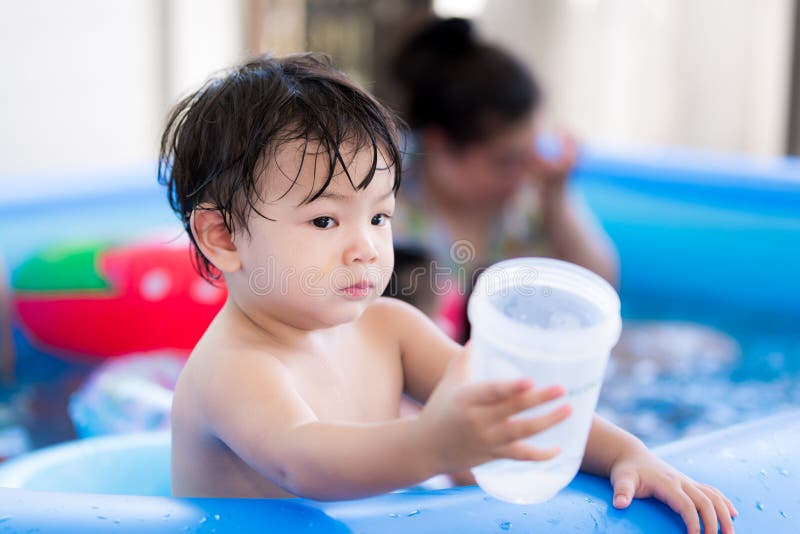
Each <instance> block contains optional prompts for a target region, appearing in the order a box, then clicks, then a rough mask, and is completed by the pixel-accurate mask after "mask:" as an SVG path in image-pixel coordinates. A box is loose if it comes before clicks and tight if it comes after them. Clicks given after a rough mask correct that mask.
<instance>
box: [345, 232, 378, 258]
mask: <svg viewBox="0 0 800 534" xmlns="http://www.w3.org/2000/svg"><path fill="white" fill-rule="evenodd" d="M377 259H378V249H377V248H376V247H375V243H374V242H373V240H372V239H371V238H370V235H369V233H368V232H366V231H361V232H357V233H356V234H355V235H354V236H353V238H352V241H351V242H350V245H349V246H348V247H347V249H346V250H345V253H344V263H345V264H351V263H374V262H375V261H377Z"/></svg>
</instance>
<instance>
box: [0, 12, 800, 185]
mask: <svg viewBox="0 0 800 534" xmlns="http://www.w3.org/2000/svg"><path fill="white" fill-rule="evenodd" d="M796 5H797V1H796V0H767V1H756V0H490V1H481V0H470V1H465V0H464V1H452V0H450V1H447V0H435V1H433V0H113V1H109V0H71V1H69V2H63V1H60V0H30V1H22V0H19V1H14V0H0V58H1V59H0V61H1V62H2V63H1V64H2V84H0V114H1V116H2V117H3V125H2V128H1V129H0V181H1V182H5V183H15V184H20V183H21V181H23V180H24V179H23V178H20V177H24V176H27V175H30V174H34V173H36V174H42V173H44V174H47V173H48V172H52V173H54V174H55V173H59V174H60V173H63V172H64V171H68V170H70V169H76V170H77V169H80V170H87V169H107V168H109V167H120V166H126V165H132V164H139V163H148V164H149V163H152V162H153V161H154V159H155V155H156V150H157V142H158V136H159V133H160V129H161V127H162V124H163V120H164V116H165V114H166V112H167V110H168V108H169V106H170V105H171V104H172V103H173V102H175V100H176V99H177V98H178V97H179V96H180V95H181V94H184V93H185V92H186V91H187V90H189V89H191V88H193V87H195V86H196V85H198V84H199V83H201V82H202V81H203V80H204V79H205V78H206V76H207V75H208V74H209V73H211V72H213V71H215V70H218V69H220V68H223V67H225V66H228V65H229V64H231V63H232V62H235V61H237V60H239V59H242V58H244V57H246V56H247V55H248V54H250V53H252V52H260V51H265V50H273V51H275V52H277V53H279V54H283V53H288V52H292V51H300V50H303V49H313V50H321V51H325V52H328V53H331V54H332V55H333V56H334V58H335V60H336V61H337V63H338V64H339V65H340V66H341V67H342V68H344V69H346V70H347V71H348V72H350V73H351V74H352V75H354V76H355V77H357V78H358V79H359V80H361V81H362V83H365V84H366V85H367V86H369V87H370V88H372V89H373V90H375V92H376V93H377V94H379V95H380V96H382V97H384V98H385V99H386V100H387V101H388V102H390V103H391V102H393V101H394V95H393V91H392V87H391V83H390V81H389V78H388V74H387V69H386V68H385V66H386V58H387V57H388V56H389V55H390V54H391V53H392V51H393V47H394V46H395V45H396V43H397V41H398V39H400V38H401V37H402V36H403V35H404V34H405V33H407V31H409V29H410V28H412V27H413V26H414V25H415V23H416V22H417V21H419V20H420V19H421V18H422V17H424V16H426V14H427V13H428V12H429V11H430V10H431V9H432V8H435V9H436V10H437V11H438V12H439V13H441V14H442V15H450V14H460V15H466V16H472V17H474V18H475V19H476V20H477V21H478V24H479V27H480V28H481V30H482V31H483V32H484V33H485V35H487V36H488V37H490V38H492V39H494V40H496V41H498V42H500V43H503V44H505V45H507V46H508V47H510V48H511V49H512V50H514V51H516V52H517V53H518V54H520V56H521V57H523V58H524V59H525V60H526V61H527V62H528V63H530V64H531V65H532V67H533V68H534V70H535V72H536V74H537V76H538V78H539V79H540V81H541V82H542V83H543V85H544V86H545V87H546V89H547V93H548V97H549V103H550V106H549V107H550V115H551V117H550V118H551V123H552V124H554V125H560V126H566V127H568V128H570V129H572V130H574V131H576V132H577V133H578V134H579V135H580V136H582V137H583V138H584V139H585V140H587V141H590V142H594V143H598V144H604V145H608V144H610V145H614V146H619V147H626V148H628V147H636V146H640V145H673V146H686V147H695V148H701V149H713V150H722V151H735V152H744V153H751V154H758V155H779V154H782V153H784V152H785V151H786V150H787V145H789V144H791V138H792V136H790V131H791V130H792V129H795V130H796V129H797V127H798V126H797V124H796V123H797V121H790V114H791V112H792V109H791V108H792V106H791V102H792V95H793V91H794V98H795V102H796V101H797V100H798V98H800V97H798V94H797V91H798V85H800V84H799V83H798V81H797V70H798V69H797V67H796V66H795V67H794V68H793V63H794V64H796V63H797V61H798V59H797V57H796V54H795V53H794V52H793V51H794V49H795V47H796V46H797V43H796V39H797V37H796V33H797V22H796V19H797V18H798V17H797V13H796ZM793 72H794V78H793ZM793 80H794V81H793ZM793 84H794V89H792V87H793ZM795 105H797V104H795ZM795 111H796V110H795ZM794 139H795V143H797V141H796V140H797V133H796V132H795V137H794ZM795 150H797V147H796V146H795Z"/></svg>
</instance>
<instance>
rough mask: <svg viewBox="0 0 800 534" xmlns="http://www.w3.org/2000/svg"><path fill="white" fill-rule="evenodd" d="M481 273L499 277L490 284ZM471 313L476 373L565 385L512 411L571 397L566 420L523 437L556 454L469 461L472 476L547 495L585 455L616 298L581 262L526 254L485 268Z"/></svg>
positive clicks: (533, 498) (521, 497) (496, 491)
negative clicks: (555, 395) (523, 274)
mask: <svg viewBox="0 0 800 534" xmlns="http://www.w3.org/2000/svg"><path fill="white" fill-rule="evenodd" d="M520 269H528V270H530V269H535V273H536V277H535V280H533V281H531V280H530V276H528V278H527V279H525V281H524V282H520V281H519V280H522V278H520V277H519V276H518V277H517V278H518V280H516V281H515V279H514V277H513V273H514V272H516V273H517V275H518V274H519V270H520ZM504 273H505V278H502V277H500V275H503V274H504ZM528 274H530V273H528ZM487 275H489V277H492V276H495V277H496V278H495V282H497V281H498V280H499V281H500V283H497V284H495V285H494V286H493V287H489V284H488V283H487V282H488V281H489V280H487V279H484V277H486V276H487ZM482 282H483V284H482ZM469 314H470V321H471V322H472V333H473V336H472V367H471V374H472V377H473V379H474V380H507V379H515V378H519V377H528V378H531V379H532V380H533V381H534V384H535V387H537V388H542V387H547V386H549V385H556V384H558V385H562V386H564V388H565V390H566V394H565V395H564V396H563V397H562V398H560V399H557V400H555V401H552V402H550V403H547V404H545V405H542V406H537V407H535V408H532V409H531V410H527V411H526V412H523V413H521V414H518V415H517V416H515V417H534V416H537V415H542V414H544V413H546V412H549V411H552V410H553V409H555V408H556V407H557V406H559V405H561V404H565V403H568V404H570V405H571V406H572V414H571V415H570V416H569V417H568V418H567V419H566V420H565V421H563V422H561V423H559V424H558V425H556V426H554V427H552V428H550V429H548V430H546V431H545V432H542V433H539V434H536V435H534V436H532V437H531V438H528V442H529V443H530V444H531V445H533V446H536V447H543V448H544V447H552V446H558V447H560V448H561V454H559V455H558V456H557V457H555V458H554V459H552V460H548V461H545V462H519V461H515V460H496V461H493V462H489V463H486V464H483V465H481V466H478V467H476V468H474V469H473V474H474V475H475V478H476V480H477V481H478V484H480V486H481V487H482V488H483V489H484V490H485V491H486V492H487V493H489V494H491V495H493V496H495V497H498V498H500V499H503V500H506V501H510V502H516V503H537V502H543V501H546V500H548V499H550V498H552V497H553V496H554V495H555V494H556V493H557V492H558V491H559V490H560V489H562V488H563V487H565V486H566V485H567V484H569V482H570V481H571V480H572V478H573V477H574V476H575V474H576V473H577V472H578V468H579V467H580V464H581V461H582V459H583V453H584V449H585V446H586V439H587V437H588V434H589V429H590V427H591V422H592V417H593V413H594V409H595V406H596V404H597V398H598V395H599V392H600V386H601V382H602V377H603V374H604V371H605V366H606V362H607V360H608V354H609V351H610V349H611V347H612V346H613V344H614V343H615V342H616V340H617V337H618V335H619V328H620V326H619V300H618V298H617V297H616V293H615V292H614V291H613V289H611V287H610V286H608V284H607V283H605V282H604V281H603V280H602V279H600V278H599V277H597V276H596V275H594V274H592V273H590V272H588V271H586V270H585V269H582V268H580V267H577V266H574V265H571V264H568V263H565V262H560V261H557V260H545V259H538V258H526V259H518V260H510V261H507V262H502V263H500V264H498V265H497V266H495V267H492V268H491V269H490V270H488V271H487V272H486V273H484V275H482V277H481V279H479V281H478V285H476V289H475V292H474V293H473V296H472V297H471V298H470V305H469Z"/></svg>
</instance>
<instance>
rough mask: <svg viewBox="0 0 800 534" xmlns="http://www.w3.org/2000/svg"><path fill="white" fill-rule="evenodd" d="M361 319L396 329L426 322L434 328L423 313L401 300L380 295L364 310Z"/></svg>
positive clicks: (421, 324) (418, 325) (422, 324)
mask: <svg viewBox="0 0 800 534" xmlns="http://www.w3.org/2000/svg"><path fill="white" fill-rule="evenodd" d="M362 319H364V320H367V321H376V322H380V323H382V324H385V325H388V326H391V327H392V328H394V329H397V330H403V329H405V328H409V327H411V328H415V327H416V328H418V327H421V326H422V327H424V326H427V325H428V324H429V325H430V326H431V327H434V328H435V325H434V324H433V321H431V320H430V319H429V318H428V317H427V316H426V315H425V314H424V313H422V312H421V311H419V310H418V309H416V308H415V307H414V306H412V305H410V304H408V303H406V302H403V301H402V300H398V299H393V298H389V297H380V298H379V299H377V300H376V301H375V302H373V303H372V304H371V305H370V306H369V308H367V310H366V311H365V312H364V316H363V317H362Z"/></svg>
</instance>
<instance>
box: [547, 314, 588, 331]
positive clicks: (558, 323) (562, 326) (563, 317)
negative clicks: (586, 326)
mask: <svg viewBox="0 0 800 534" xmlns="http://www.w3.org/2000/svg"><path fill="white" fill-rule="evenodd" d="M580 327H581V320H580V317H578V316H577V315H575V314H574V313H569V312H565V311H554V312H553V313H552V314H551V315H550V320H549V321H548V322H547V328H549V329H551V330H576V329H578V328H580Z"/></svg>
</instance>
